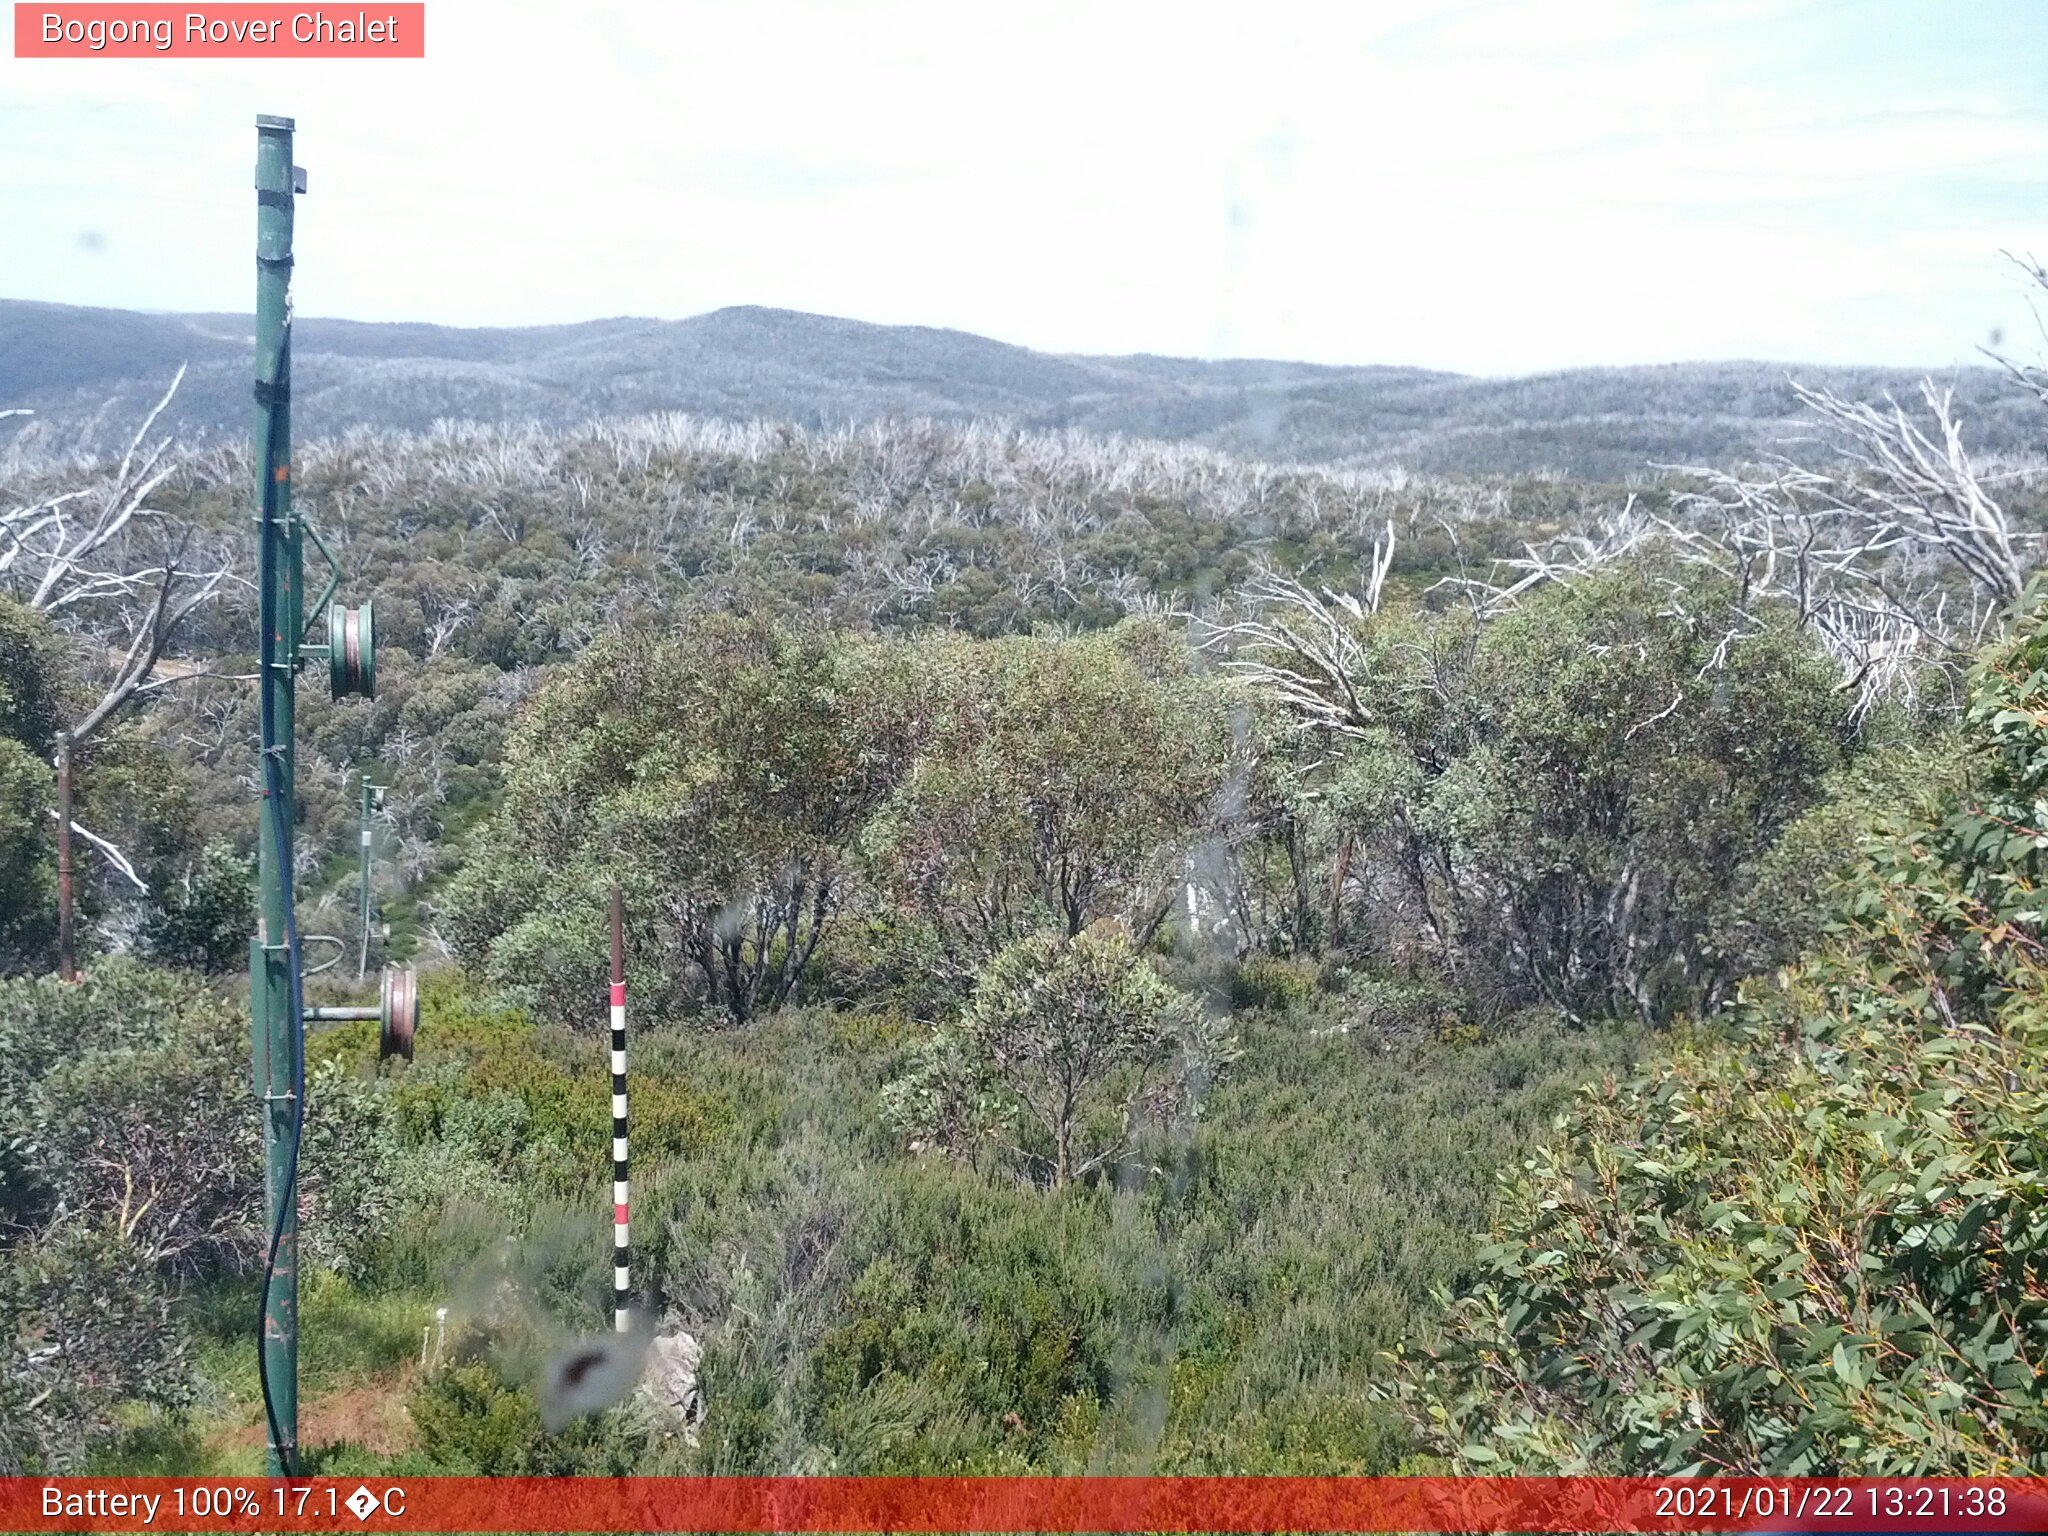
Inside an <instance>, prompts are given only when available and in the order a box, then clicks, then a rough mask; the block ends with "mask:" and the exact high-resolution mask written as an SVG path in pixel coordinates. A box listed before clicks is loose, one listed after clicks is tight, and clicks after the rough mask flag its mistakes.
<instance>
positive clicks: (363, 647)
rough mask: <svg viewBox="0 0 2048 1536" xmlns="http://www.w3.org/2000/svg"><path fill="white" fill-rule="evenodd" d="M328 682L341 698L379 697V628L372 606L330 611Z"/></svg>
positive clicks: (331, 608)
mask: <svg viewBox="0 0 2048 1536" xmlns="http://www.w3.org/2000/svg"><path fill="white" fill-rule="evenodd" d="M327 685H328V690H329V692H330V693H332V695H333V696H334V697H335V698H337V699H345V698H347V697H348V696H349V695H350V694H352V693H356V694H361V695H362V696H363V697H364V698H366V699H373V698H375V697H376V696H377V628H376V623H375V620H374V617H373V613H372V605H371V603H370V602H368V601H365V602H364V604H363V606H362V607H360V608H344V607H342V606H341V605H340V604H339V603H335V604H332V605H330V606H329V608H328V610H327Z"/></svg>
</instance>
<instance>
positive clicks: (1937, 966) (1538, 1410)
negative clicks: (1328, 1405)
mask: <svg viewBox="0 0 2048 1536" xmlns="http://www.w3.org/2000/svg"><path fill="white" fill-rule="evenodd" d="M1964 726H1965V730H1966V731H1967V733H1968V735H1969V737H1970V739H1971V741H1972V742H1973V743H1975V753H1974V756H1973V758H1972V760H1971V761H1970V762H1969V763H1968V764H1967V782H1966V783H1965V785H1964V786H1963V787H1961V788H1960V789H1959V790H1956V791H1954V792H1953V793H1951V794H1950V795H1949V796H1948V798H1947V801H1946V803H1945V804H1943V805H1941V806H1940V807H1939V808H1938V809H1937V810H1936V811H1935V812H1934V813H1933V814H1931V815H1916V814H1913V813H1911V812H1910V811H1909V812H1906V813H1903V814H1900V815H1897V816H1895V817H1893V818H1891V823H1890V824H1889V825H1887V824H1886V823H1885V822H1884V821H1880V822H1879V823H1878V825H1877V826H1876V828H1875V829H1874V830H1872V831H1871V832H1870V833H1869V834H1868V835H1867V836H1866V838H1865V840H1864V844H1863V847H1862V849H1861V852H1860V854H1859V855H1858V857H1857V860H1856V862H1855V867H1854V869H1853V870H1852V871H1851V873H1850V877H1849V878H1848V879H1847V880H1846V881H1845V882H1843V884H1842V885H1841V887H1840V892H1841V894H1840V897H1839V900H1838V902H1837V904H1836V906H1835V908H1834V912H1833V916H1832V919H1831V920H1830V921H1829V923H1828V924H1827V927H1826V931H1825V933H1824V935H1823V937H1822V938H1821V940H1820V942H1819V943H1818V945H1817V946H1816V947H1815V948H1814V949H1813V950H1812V952H1811V953H1810V954H1809V955H1808V956H1807V957H1806V958H1804V959H1803V960H1801V961H1799V962H1798V963H1797V964H1795V965H1792V966H1790V967H1787V968H1786V969H1785V970H1783V971H1781V972H1780V973H1779V974H1778V975H1777V976H1776V977H1774V978H1771V979H1769V980H1764V981H1759V982H1754V983H1752V984H1750V985H1749V986H1748V987H1747V988H1746V989H1745V990H1744V992H1743V994H1742V996H1741V998H1740V1000H1739V1001H1738V1003H1737V1004H1736V1005H1735V1006H1734V1007H1733V1008H1732V1009H1731V1010H1730V1011H1729V1013H1728V1014H1727V1016H1726V1018H1725V1020H1724V1021H1723V1024H1722V1027H1720V1028H1718V1029H1715V1030H1713V1031H1711V1032H1702V1033H1700V1034H1699V1035H1698V1036H1697V1037H1696V1038H1695V1039H1694V1040H1692V1041H1691V1042H1690V1043H1688V1044H1687V1045H1686V1046H1685V1047H1684V1048H1683V1049H1681V1050H1680V1051H1679V1053H1678V1055H1677V1057H1676V1059H1675V1061H1673V1062H1672V1064H1671V1065H1670V1066H1669V1067H1667V1068H1666V1069H1664V1070H1662V1071H1660V1072H1658V1073H1656V1074H1654V1075H1652V1076H1649V1077H1645V1078H1642V1079H1639V1080H1637V1081H1634V1082H1631V1083H1628V1084H1625V1085H1620V1086H1616V1085H1609V1086H1608V1087H1606V1088H1604V1089H1602V1090H1600V1091H1598V1092H1596V1093H1593V1094H1592V1095H1590V1096H1589V1097H1588V1098H1586V1099H1585V1100H1584V1101H1583V1102H1582V1103H1581V1104H1580V1105H1579V1107H1578V1108H1577V1109H1576V1110H1575V1111H1573V1112H1572V1114H1571V1115H1570V1117H1569V1118H1568V1119H1567V1120H1566V1121H1565V1122H1564V1123H1563V1127H1562V1135H1561V1136H1560V1138H1559V1139H1558V1140H1556V1142H1555V1143H1554V1144H1553V1145H1551V1146H1550V1147H1549V1148H1548V1149H1547V1150H1545V1151H1544V1152H1542V1153H1541V1154H1540V1155H1539V1156H1538V1157H1536V1158H1535V1159H1534V1160H1532V1161H1531V1162H1529V1163H1528V1164H1527V1165H1526V1167H1525V1170H1524V1172H1523V1174H1522V1176H1521V1177H1520V1178H1519V1179H1517V1180H1516V1181H1515V1182H1514V1184H1513V1185H1512V1187H1511V1189H1510V1190H1509V1193H1508V1199H1507V1204H1506V1206H1505V1208H1504V1210H1503V1212H1502V1214H1501V1216H1500V1219H1499V1222H1498V1225H1497V1227H1496V1229H1495V1231H1494V1233H1493V1239H1492V1241H1491V1243H1490V1244H1489V1245H1488V1246H1487V1247H1486V1248H1485V1249H1483V1250H1482V1252H1481V1254H1480V1270H1479V1273H1478V1275H1477V1277H1476V1278H1475V1279H1474V1280H1473V1281H1472V1283H1471V1284H1470V1285H1469V1286H1467V1287H1466V1288H1465V1289H1464V1291H1463V1293H1462V1295H1461V1296H1460V1297H1459V1298H1458V1299H1457V1301H1456V1302H1455V1304H1454V1308H1453V1312H1452V1316H1451V1319H1450V1324H1451V1334H1452V1338H1453V1340H1454V1343H1453V1344H1452V1345H1451V1346H1449V1347H1447V1348H1446V1349H1445V1350H1444V1351H1443V1352H1442V1353H1441V1354H1440V1355H1438V1356H1437V1357H1436V1358H1435V1359H1434V1360H1433V1361H1431V1362H1428V1363H1427V1364H1426V1365H1425V1366H1424V1367H1423V1368H1421V1369H1420V1370H1418V1371H1417V1372H1416V1373H1415V1374H1414V1375H1412V1376H1410V1377H1409V1378H1408V1381H1407V1385H1406V1387H1405V1391H1406V1392H1407V1394H1408V1396H1409V1398H1410V1401H1411V1404H1412V1405H1413V1406H1414V1407H1415V1408H1416V1410H1417V1412H1418V1417H1419V1419H1420V1421H1421V1422H1423V1423H1425V1424H1427V1425H1428V1426H1430V1428H1431V1430H1432V1432H1433V1433H1434V1434H1435V1435H1436V1436H1437V1437H1438V1438H1439V1440H1440V1441H1441V1442H1442V1444H1443V1445H1444V1447H1445V1448H1446V1449H1447V1450H1450V1451H1452V1452H1454V1453H1456V1454H1458V1455H1460V1456H1461V1457H1462V1458H1463V1460H1464V1461H1465V1462H1467V1463H1468V1464H1470V1465H1472V1466H1474V1467H1483V1468H1486V1469H1488V1470H1510V1469H1511V1470H1516V1471H1530V1472H1548V1471H1567V1470H1578V1469H1593V1470H1598V1471H1612V1472H1651V1471H1666V1472H1671V1471H1695V1470H1706V1471H1726V1472H1768V1473H1778V1472H1784V1473H1825V1474H1834V1473H1858V1474H1870V1475H1878V1474H1885V1475H1891V1474H1913V1473H1950V1474H1968V1475H1973V1476H1974V1475H1992V1474H2016V1473H2034V1474H2038V1473H2040V1472H2041V1471H2042V1470H2043V1469H2044V1468H2048V1385H2044V1383H2048V1374H2044V1371H2048V1204H2044V1201H2043V1198H2042V1193H2041V1192H2042V1187H2043V1185H2042V1173H2043V1168H2044V1166H2048V1114H2044V1110H2043V1105H2044V1104H2048V1067H2044V1063H2048V1006H2044V1002H2043V999H2044V997H2048V987H2044V982H2048V950H2044V948H2043V943H2042V922H2043V917H2044V909H2048V894H2044V892H2043V888H2042V875H2043V872H2044V858H2048V852H2044V851H2048V629H2044V626H2043V623H2042V619H2041V615H2040V613H2039V610H2038V609H2036V610H2035V611H2034V612H2033V614H2032V615H2031V616H2030V617H2028V618H2026V619H2025V620H2024V621H2023V623H2022V624H2021V625H2020V627H2019V628H2018V630H2017V632H2016V634H2015V637H2014V638H2013V639H2012V640H2011V641H2010V642H2008V643H2005V644H2004V645H2002V646H2001V647H2000V648H1999V649H1997V650H1996V651H1994V652H1993V653H1992V654H1991V655H1990V656H1989V658H1988V659H1987V660H1986V661H1985V662H1984V663H1983V664H1982V666H1981V667H1980V668H1979V670H1978V671H1977V673H1976V675H1975V677H1974V681H1973V686H1972V693H1971V700H1970V704H1969V708H1968V713H1967V717H1966V719H1965V722H1964Z"/></svg>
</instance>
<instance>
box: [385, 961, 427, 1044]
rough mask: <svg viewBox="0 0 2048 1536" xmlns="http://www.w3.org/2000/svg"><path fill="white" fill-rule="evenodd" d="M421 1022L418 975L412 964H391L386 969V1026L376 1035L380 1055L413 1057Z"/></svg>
mask: <svg viewBox="0 0 2048 1536" xmlns="http://www.w3.org/2000/svg"><path fill="white" fill-rule="evenodd" d="M419 1022H420V985H419V977H418V976H417V975H416V974H415V973H414V972H413V971H412V969H411V968H410V967H408V968H406V969H404V970H401V969H399V968H398V967H397V966H390V967H388V968H387V969H386V970H385V972H384V1007H383V1028H382V1029H381V1030H380V1031H379V1032H378V1036H377V1059H378V1060H380V1061H385V1060H389V1059H390V1058H391V1057H393V1056H403V1057H404V1058H405V1059H406V1060H407V1061H411V1060H412V1037H413V1031H414V1030H415V1029H417V1028H418V1027H419Z"/></svg>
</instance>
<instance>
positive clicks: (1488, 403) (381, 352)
mask: <svg viewBox="0 0 2048 1536" xmlns="http://www.w3.org/2000/svg"><path fill="white" fill-rule="evenodd" d="M252 349H253V342H252V338H251V329H250V319H249V317H248V316H245V315H219V314H191V315H172V314H146V313H139V312H135V311H129V310H114V309H84V308H76V307H72V306H68V305H58V304H41V303H34V302H29V301H24V300H0V409H4V408H6V407H10V406H26V407H29V408H31V409H33V410H34V411H35V412H36V413H37V416H38V417H39V418H40V420H41V425H40V426H38V427H36V428H34V429H33V430H36V431H38V432H39V433H41V434H43V435H44V436H45V438H46V440H47V441H49V442H50V443H52V444H54V445H57V446H61V447H69V446H74V445H77V446H91V445H95V444H97V445H99V446H105V444H106V443H107V441H108V440H109V439H110V438H111V437H112V436H113V435H114V434H115V432H116V431H117V430H119V429H120V428H121V427H123V426H127V427H128V428H129V429H130V430H132V423H133V422H134V421H135V420H136V419H137V417H138V414H139V413H140V412H141V411H142V410H145V409H147V406H148V404H149V403H151V402H153V401H154V400H155V398H156V397H157V396H158V395H160V394H161V393H162V391H163V388H164V386H165V384H166V383H167V382H168V381H169V379H170V378H171V376H172V374H173V373H174V372H175V371H176V369H177V368H178V367H179V365H180V364H189V365H190V371H189V373H188V374H187V377H186V380H185V383H184V385H183V387H182V388H181V389H180V391H179V395H178V399H177V400H176V402H175V403H174V405H173V407H172V409H171V410H170V411H169V412H167V413H166V416H165V421H166V424H167V425H169V426H171V427H173V428H175V429H176V430H178V431H179V432H180V433H181V434H183V435H185V436H186V437H188V438H192V439H198V440H206V439H218V438H223V437H226V438H239V437H241V436H242V435H243V434H244V433H246V432H247V431H248V429H249V421H250V416H251V413H252V411H253V409H254V407H253V406H252V405H251V403H250V399H249V370H250V366H251V354H252ZM1788 374H1791V375H1793V376H1796V377H1798V378H1800V379H1801V380H1802V381H1808V382H1814V383H1825V384H1828V385H1830V386H1831V387H1833V388H1834V389H1836V390H1837V391H1838V392H1841V393H1844V394H1849V395H1854V396H1857V397H1860V398H1865V399H1876V398H1879V397H1881V396H1882V395H1884V394H1885V393H1887V392H1889V393H1891V394H1894V395H1896V396H1898V397H1899V398H1901V399H1902V400H1904V399H1907V398H1909V397H1911V396H1913V395H1914V394H1915V392H1916V391H1917V389H1918V384H1919V375H1918V374H1917V373H1914V372H1912V371H1910V370H1904V369H1883V368H1803V367H1798V366H1796V365H1786V364H1773V363H1676V364H1666V365H1660V366H1656V367H1627V368H1588V369H1573V370H1568V371H1565V372H1559V373H1549V374H1541V375H1534V376H1531V377H1526V378H1516V379H1480V378H1472V377H1468V376H1465V375H1462V374H1453V373H1439V372H1432V371H1430V370H1427V369H1420V368H1402V367H1375V366H1360V367H1338V366H1331V365H1325V364H1312V363H1292V362H1282V361H1264V360H1257V359H1232V360H1224V361H1204V360H1200V359H1193V358H1170V357H1154V356H1132V357H1088V356H1064V355H1058V354H1053V353H1045V352H1035V351H1033V350H1031V349H1030V348H1028V347H1019V346H1013V345H1011V344H1009V343H1006V342H1000V341H993V340H990V339H989V338H987V337H984V336H976V335H973V334H971V333H968V332H965V331H951V330H939V329H934V328H931V327H926V326H895V325H873V324H869V323H867V322H864V321H858V320H845V319H838V318H834V317H831V316H825V315H812V314H805V313H801V312H798V311H793V310H778V309H761V308H755V307H741V308H733V309H721V310H714V311H712V312H711V313H709V314H704V315H697V316H694V317H693V318H691V319H687V320H640V319H611V320H590V321H584V322H580V323H577V324H573V325H551V326H529V327H521V328H500V329H464V328H460V327H454V326H439V325H426V324H413V323H402V322H401V323H372V322H364V321H354V320H320V319H313V318H307V319H301V320H300V321H299V322H298V323H297V326H296V329H295V333H294V336H293V381H292V390H293V417H294V428H295V431H296V432H297V433H298V434H299V435H301V436H304V437H311V436H326V435H332V434H335V433H339V432H342V431H345V430H347V429H349V428H351V427H383V428H399V429H405V430H418V429H421V428H424V427H427V426H429V425H431V424H432V423H433V422H434V421H435V420H437V419H442V418H456V419H469V420H482V421H500V422H522V421H538V422H545V423H552V424H562V423H567V422H573V421H582V420H586V419H588V418H590V417H593V416H607V415H618V414H639V413H643V412H650V411H687V412H690V413H693V414H697V415H705V416H717V417H734V418H752V417H763V416H765V417H775V418H783V419H787V420H791V421H795V422H799V423H802V424H805V425H825V424H835V423H841V422H859V421H866V420H873V419H877V418H882V417H889V416H930V417H935V418H938V419H942V420H962V419H969V418H986V417H999V418H1003V419H1007V420H1010V421H1014V422H1016V423H1018V424H1020V425H1024V426H1033V427H1075V428H1079V429H1082V430H1085V431H1088V432H1095V433H1112V432H1114V433H1122V434H1125V435H1128V436H1135V437H1148V438H1161V439H1166V440H1169V441H1185V442H1195V443H1203V444H1208V445H1211V446H1214V447H1218V448H1222V449H1226V450H1229V451H1232V452H1235V453H1240V454H1244V455H1247V456H1250V457H1256V458H1265V459H1274V460H1303V461H1310V462H1323V463H1355V464H1365V465H1400V466H1403V467H1405V468H1409V469H1414V470H1418V471H1428V472H1450V473H1524V472H1538V471H1556V472H1560V473H1566V474H1573V475H1580V476H1589V477H1597V478H1619V477H1622V476H1625V475H1629V474H1634V473H1638V472H1640V471H1641V470H1642V469H1643V468H1644V467H1645V466H1646V465H1648V464H1650V463H1654V462H1686V463H1714V464H1727V463H1731V462H1734V461H1737V460H1740V459H1744V458H1754V457H1757V456H1759V455H1760V454H1763V453H1766V452H1770V451H1783V450H1784V449H1785V447H1786V445H1787V440H1788V439H1791V438H1795V437H1796V436H1797V435H1798V433H1799V427H1798V422H1797V416H1798V403H1797V401H1796V399H1795V398H1794V396H1793V394H1792V391H1791V389H1790V387H1789V385H1788V384H1787V382H1786V380H1787V375H1788ZM1940 382H1942V383H1944V384H1949V385H1953V386H1954V387H1955V389H1956V393H1957V398H1958V401H1959V402H1960V404H1961V407H1962V413H1963V417H1964V420H1965V422H1966V426H1967V430H1966V441H1967V442H1968V443H1969V445H1970V447H1971V448H1972V450H1973V451H1974V452H1977V453H1981V454H2023V453H2024V454H2032V453H2037V452H2039V451H2041V449H2042V448H2043V447H2044V446H2048V442H2044V438H2048V433H2044V430H2043V423H2042V422H2041V420H2040V419H2039V416H2040V412H2039V406H2038V405H2037V404H2036V403H2035V402H2034V400H2033V398H2032V397H2031V395H2029V394H2028V393H2027V392H2025V391H2023V390H2021V389H2019V388H2018V387H2017V386H2015V385H2013V384H2012V383H2010V382H2009V381H2008V380H2006V379H2005V378H2004V376H2003V375H2001V374H1999V373H1998V372H1996V371H1995V370H1992V369H1989V368H1969V369H1960V370H1956V371H1954V372H1953V373H1950V374H1946V375H1943V376H1942V378H1941V380H1940Z"/></svg>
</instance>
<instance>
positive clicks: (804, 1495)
mask: <svg viewBox="0 0 2048 1536" xmlns="http://www.w3.org/2000/svg"><path fill="white" fill-rule="evenodd" d="M0 1530H7V1531H249V1532H259V1531H260V1532H273V1531H330V1532H331V1531H365V1532H372V1531H736V1532H768V1531H792V1532H794V1531H849V1532H869V1531H903V1532H910V1531H990V1532H998V1531H1000V1532H1008V1531H1100V1532H1140V1531H1162V1532H1164V1531H1218V1532H1226V1531H1227V1532H1236V1531H1304V1532H1306V1531H1316V1532H1321V1531H1588V1532H1590V1531H1671V1532H1683V1531H1757V1532H1786V1533H1790V1532H1807V1531H1826V1532H1834V1533H1836V1536H1857V1533H1862V1532H1876V1531H1928V1532H1950V1533H1962V1532H1979V1531H1985V1532H1989V1531H2043V1530H2048V1479H2032V1480H2030V1479H1973V1480H1963V1479H1941V1478H1910V1479H1856V1478H1846V1479H1844V1478H1596V1477H1578V1478H1572V1477H1566V1478H1540V1477H1532V1478H1511V1477H1478V1478H1430V1477H1416V1478H1400V1477H1395V1478H1344V1477H928V1478H914V1477H900V1478H899V1477H759V1478H754V1477H737V1478H736V1477H672V1478H669V1477H662V1478H654V1477H649V1478H633V1477H629V1478H531V1477H529V1478H521V1477H511V1478H482V1477H440V1478H432V1477H429V1478H362V1479H356V1478H307V1479H287V1478H277V1479H266V1478H221V1479H196V1478H164V1477H158V1478H147V1477H145V1478H49V1479H39V1478H25V1477H14V1478H0Z"/></svg>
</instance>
